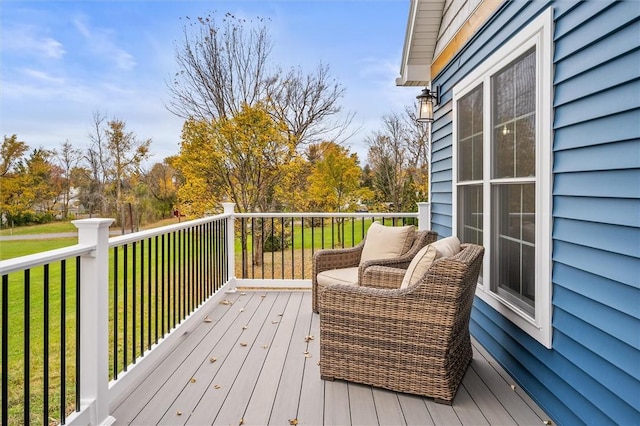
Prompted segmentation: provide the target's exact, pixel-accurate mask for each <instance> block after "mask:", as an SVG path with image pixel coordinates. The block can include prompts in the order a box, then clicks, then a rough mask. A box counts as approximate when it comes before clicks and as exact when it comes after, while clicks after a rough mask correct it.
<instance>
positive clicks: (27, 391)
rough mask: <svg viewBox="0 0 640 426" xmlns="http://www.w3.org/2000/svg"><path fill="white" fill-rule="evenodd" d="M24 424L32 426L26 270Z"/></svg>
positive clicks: (28, 279) (26, 273)
mask: <svg viewBox="0 0 640 426" xmlns="http://www.w3.org/2000/svg"><path fill="white" fill-rule="evenodd" d="M23 316H24V349H23V350H24V354H23V357H24V358H23V359H24V361H23V366H24V372H23V373H24V385H23V386H24V389H23V390H24V412H23V416H24V424H25V425H28V424H31V420H30V415H29V412H30V411H31V407H30V405H31V404H30V403H31V387H30V385H31V377H30V373H31V322H30V320H31V269H25V270H24V313H23Z"/></svg>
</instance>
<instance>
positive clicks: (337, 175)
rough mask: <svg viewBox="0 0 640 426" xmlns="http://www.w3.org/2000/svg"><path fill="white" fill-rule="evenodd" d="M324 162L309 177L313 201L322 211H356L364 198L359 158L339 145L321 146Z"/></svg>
mask: <svg viewBox="0 0 640 426" xmlns="http://www.w3.org/2000/svg"><path fill="white" fill-rule="evenodd" d="M320 146H321V149H320V151H321V152H322V158H321V159H319V160H318V161H317V162H316V163H315V165H314V168H313V171H312V172H311V175H310V176H309V178H308V180H309V194H308V195H309V199H310V200H312V201H313V203H314V207H315V208H317V209H320V210H322V211H334V212H341V211H348V210H351V211H353V210H355V206H356V204H357V202H358V201H359V199H360V198H361V196H362V195H363V194H362V188H361V187H360V176H361V174H362V171H361V170H360V166H359V165H358V156H357V155H356V154H350V153H349V151H348V149H346V148H344V147H342V146H340V145H338V144H336V143H335V142H322V143H321V144H320Z"/></svg>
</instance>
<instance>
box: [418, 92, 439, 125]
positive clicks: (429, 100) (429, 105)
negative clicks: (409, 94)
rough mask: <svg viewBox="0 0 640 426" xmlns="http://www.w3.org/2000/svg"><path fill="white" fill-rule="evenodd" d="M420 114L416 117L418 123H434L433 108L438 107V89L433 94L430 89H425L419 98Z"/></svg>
mask: <svg viewBox="0 0 640 426" xmlns="http://www.w3.org/2000/svg"><path fill="white" fill-rule="evenodd" d="M416 99H417V100H418V114H417V115H416V121H417V122H418V123H431V122H433V107H434V105H438V88H437V87H436V90H435V91H434V92H432V91H431V90H429V88H428V87H425V88H424V89H423V90H422V93H420V94H419V95H418V96H416Z"/></svg>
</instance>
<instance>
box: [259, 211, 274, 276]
mask: <svg viewBox="0 0 640 426" xmlns="http://www.w3.org/2000/svg"><path fill="white" fill-rule="evenodd" d="M260 238H261V239H262V253H260V256H262V260H261V262H260V266H261V268H260V271H261V274H262V277H261V278H262V279H263V280H264V245H265V238H264V218H260ZM271 245H272V247H271V252H272V253H273V241H271Z"/></svg>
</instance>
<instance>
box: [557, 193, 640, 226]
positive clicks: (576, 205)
mask: <svg viewBox="0 0 640 426" xmlns="http://www.w3.org/2000/svg"><path fill="white" fill-rule="evenodd" d="M639 211H640V200H637V199H631V198H597V199H596V198H587V197H575V196H555V197H554V198H553V217H554V218H566V219H576V220H584V221H591V222H601V223H607V224H614V225H621V226H629V227H638V226H640V215H639V214H638V212H639Z"/></svg>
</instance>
